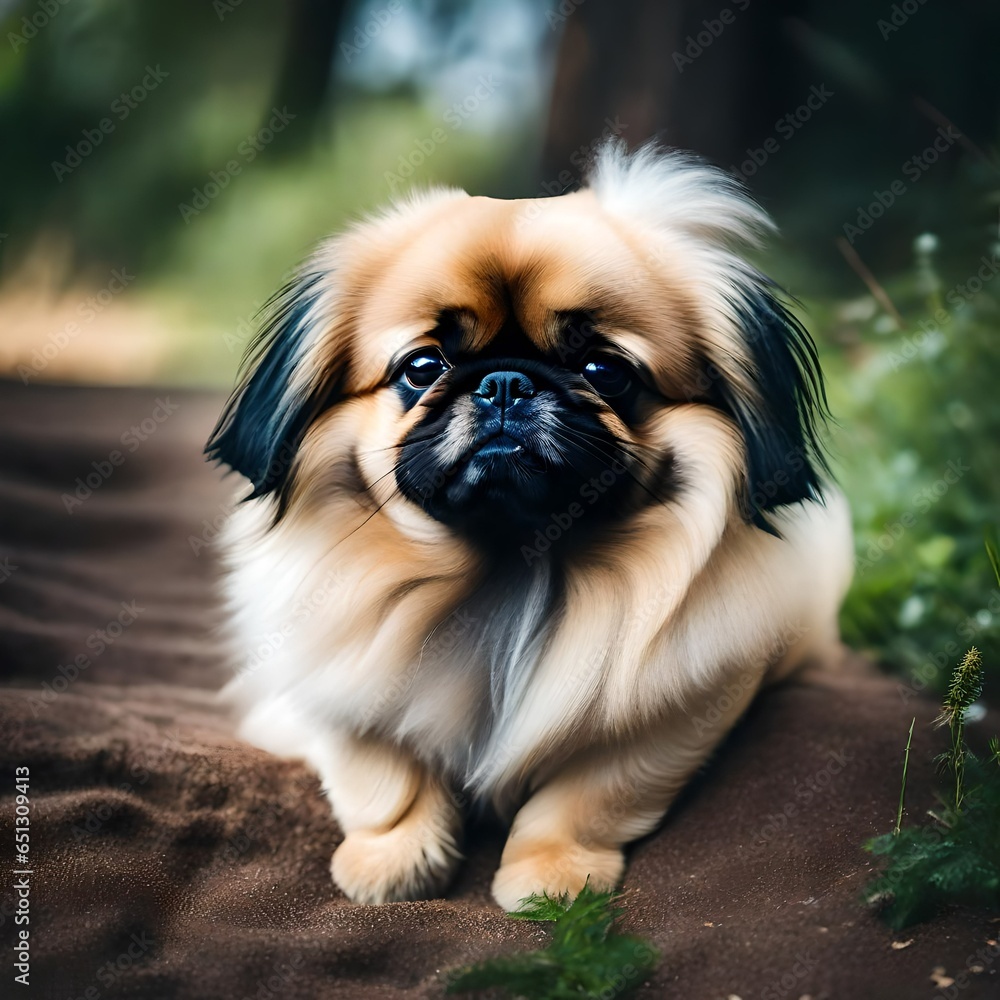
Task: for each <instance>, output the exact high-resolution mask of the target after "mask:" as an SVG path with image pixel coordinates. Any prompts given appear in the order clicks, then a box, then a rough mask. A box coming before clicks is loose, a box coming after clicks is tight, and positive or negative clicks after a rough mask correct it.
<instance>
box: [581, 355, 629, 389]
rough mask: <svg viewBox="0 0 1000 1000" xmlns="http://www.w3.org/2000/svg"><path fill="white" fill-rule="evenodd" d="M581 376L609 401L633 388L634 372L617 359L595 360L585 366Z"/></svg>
mask: <svg viewBox="0 0 1000 1000" xmlns="http://www.w3.org/2000/svg"><path fill="white" fill-rule="evenodd" d="M581 374H582V375H583V377H584V378H585V379H586V380H587V381H588V382H589V383H590V384H591V385H592V386H593V387H594V389H595V390H596V391H597V392H598V393H600V395H602V396H604V397H605V398H608V399H613V398H615V397H616V396H621V395H623V394H624V393H626V392H628V391H629V389H631V388H632V379H633V372H632V370H631V369H630V368H629V366H628V365H626V364H625V363H624V362H622V361H618V360H617V359H616V358H594V359H592V360H590V361H588V362H587V363H586V364H585V365H584V366H583V370H582V373H581Z"/></svg>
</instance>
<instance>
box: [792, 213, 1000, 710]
mask: <svg viewBox="0 0 1000 1000" xmlns="http://www.w3.org/2000/svg"><path fill="white" fill-rule="evenodd" d="M949 249H950V248H949V247H948V246H947V245H944V244H939V241H938V240H937V238H936V237H933V236H932V235H930V234H923V235H921V236H919V237H917V238H916V239H915V240H914V259H913V264H912V266H911V267H910V269H909V270H907V271H906V272H904V273H902V274H900V275H897V276H896V277H895V278H893V279H892V280H891V281H887V282H886V283H885V291H886V293H887V294H888V296H889V297H890V299H891V300H892V302H893V303H894V304H895V306H896V308H897V309H898V311H899V313H901V314H902V317H903V318H904V325H903V326H902V328H900V327H899V325H898V324H897V322H896V321H895V320H894V319H893V317H892V316H890V315H888V314H887V313H886V312H885V311H883V310H882V309H881V308H879V306H878V304H877V302H876V301H875V299H874V298H872V297H869V296H865V297H863V298H858V299H855V300H853V301H843V302H837V301H833V302H830V301H825V302H812V303H810V305H811V309H810V310H809V311H810V313H811V321H812V322H811V325H812V327H813V329H814V330H815V332H816V333H817V334H818V336H819V339H820V343H821V349H822V354H823V361H824V367H825V371H826V374H827V381H828V389H829V394H830V400H831V407H832V409H833V412H834V414H835V416H836V418H837V423H836V425H835V426H834V427H833V428H832V430H831V436H830V437H831V444H832V450H833V453H834V459H835V465H836V471H837V475H838V479H839V480H840V482H841V483H842V485H843V488H844V489H845V491H846V493H847V495H848V497H849V498H850V500H851V505H852V509H853V512H854V521H855V527H856V533H857V534H856V553H857V559H856V564H855V579H854V585H853V587H852V589H851V593H850V595H849V597H848V600H847V603H846V605H845V608H844V612H843V630H844V638H845V639H846V641H847V642H848V643H850V644H851V645H853V646H855V647H858V648H862V649H866V650H869V651H871V652H872V653H874V654H875V655H876V656H877V657H878V658H879V659H881V660H882V661H883V663H885V664H887V665H889V666H891V667H892V668H894V669H896V670H899V671H901V672H902V673H904V674H905V675H906V676H907V677H908V678H909V679H910V680H911V682H912V685H913V689H914V690H923V689H924V688H928V689H930V690H934V691H940V690H941V689H942V687H943V683H944V678H945V677H947V675H948V673H949V671H950V670H951V668H952V667H953V666H954V665H955V664H956V663H957V662H958V661H959V660H960V659H961V657H962V655H963V654H964V653H965V651H966V649H967V648H968V647H969V646H970V645H972V644H973V643H975V644H976V645H977V646H979V647H980V648H981V649H982V650H983V652H984V655H985V660H986V664H987V669H988V670H997V669H998V667H1000V656H998V653H1000V590H998V589H997V587H996V582H995V580H994V579H993V575H992V572H991V570H990V566H989V561H988V559H987V557H986V552H985V549H984V546H983V537H984V532H985V531H986V530H987V529H988V528H989V527H990V526H991V525H992V524H994V523H996V521H997V519H998V508H997V504H998V498H1000V392H998V385H997V376H998V373H1000V337H998V335H997V334H998V330H1000V277H998V275H1000V234H998V233H996V232H994V233H992V234H989V235H988V236H987V237H986V238H984V239H983V240H982V243H981V247H980V251H981V252H980V255H979V256H978V257H974V258H973V257H971V254H963V255H957V254H956V255H954V256H950V255H949ZM994 279H996V280H995V281H994Z"/></svg>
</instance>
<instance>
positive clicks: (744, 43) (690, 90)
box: [542, 0, 802, 178]
mask: <svg viewBox="0 0 1000 1000" xmlns="http://www.w3.org/2000/svg"><path fill="white" fill-rule="evenodd" d="M801 6H802V3H801V2H800V0H773V2H770V3H767V4H764V3H759V2H758V3H753V2H752V0H730V2H729V3H728V5H727V4H724V3H720V2H718V0H715V2H713V3H711V4H706V3H701V4H699V3H681V2H670V0H667V2H664V0H617V2H615V3H611V2H609V0H584V2H582V3H580V5H579V6H577V7H575V8H574V9H573V10H572V11H571V12H570V13H568V14H567V15H566V18H565V24H564V33H563V38H562V42H561V45H560V49H559V54H558V58H557V63H556V71H555V80H554V86H553V97H552V104H551V107H550V113H549V123H548V134H547V140H546V144H545V150H544V153H543V161H542V170H543V176H544V177H545V178H550V177H557V176H558V175H559V174H560V172H561V171H564V170H565V169H566V168H567V167H568V166H569V165H570V164H571V163H575V160H576V159H579V156H578V155H577V154H578V151H580V150H581V148H586V149H589V148H591V147H592V146H593V145H594V144H595V142H596V141H597V140H599V138H600V137H601V136H602V135H606V134H607V133H608V131H610V130H614V129H618V128H620V129H621V134H622V135H623V137H624V138H625V139H626V141H627V142H628V144H629V145H630V146H636V145H638V144H639V143H641V142H643V141H644V140H646V139H649V138H652V137H654V136H655V137H657V138H659V139H660V141H661V142H663V143H664V144H665V145H668V146H675V147H678V148H683V149H692V150H695V151H696V152H698V153H701V154H702V155H704V156H706V157H708V158H709V159H711V160H714V161H716V162H718V163H720V164H721V165H723V166H726V167H728V166H729V165H730V164H733V163H739V162H740V160H741V159H742V158H743V157H744V156H745V151H746V148H747V146H748V145H751V144H752V143H753V142H755V141H758V140H759V139H760V138H761V136H762V135H764V134H766V132H767V130H768V129H769V128H770V127H771V125H772V123H773V122H774V119H775V117H776V116H777V115H778V114H780V113H781V111H782V110H783V107H782V102H783V101H787V97H786V92H787V90H788V86H787V81H788V77H789V75H790V66H789V63H790V62H791V61H792V59H793V58H794V51H793V50H792V49H791V46H790V45H789V44H788V43H787V42H786V41H785V35H784V33H783V31H782V30H781V22H782V20H783V19H784V18H787V17H791V16H793V15H795V14H796V13H797V12H798V9H799V8H800V7H801ZM567 7H568V4H567ZM741 7H742V8H743V9H742V10H741V9H740V8H741ZM564 9H565V8H564ZM723 10H725V11H727V15H722V11H723ZM720 16H726V21H725V22H724V21H723V20H721V19H720ZM706 22H708V23H707V24H706ZM706 43H707V44H706ZM574 158H575V159H574Z"/></svg>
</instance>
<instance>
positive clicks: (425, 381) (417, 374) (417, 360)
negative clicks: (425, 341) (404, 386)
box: [403, 347, 451, 389]
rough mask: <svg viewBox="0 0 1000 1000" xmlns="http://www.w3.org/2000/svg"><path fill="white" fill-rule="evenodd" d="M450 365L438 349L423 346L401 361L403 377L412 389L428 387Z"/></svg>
mask: <svg viewBox="0 0 1000 1000" xmlns="http://www.w3.org/2000/svg"><path fill="white" fill-rule="evenodd" d="M450 367H451V366H450V365H449V364H448V362H447V361H445V359H444V358H443V357H442V355H441V352H440V351H437V350H435V349H434V348H433V347H425V348H423V349H421V350H419V351H415V352H414V353H413V354H411V355H410V356H409V357H408V358H407V359H406V360H405V361H404V362H403V377H404V378H405V379H406V381H407V382H409V383H410V385H412V386H413V388H414V389H429V388H430V387H431V386H432V385H433V384H434V383H435V382H436V381H437V380H438V379H439V378H440V377H441V376H442V375H443V374H444V373H445V372H446V371H447V370H448V369H449V368H450Z"/></svg>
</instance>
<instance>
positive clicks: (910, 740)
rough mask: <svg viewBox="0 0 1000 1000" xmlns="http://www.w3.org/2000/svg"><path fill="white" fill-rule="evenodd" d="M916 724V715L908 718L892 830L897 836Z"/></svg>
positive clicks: (901, 818)
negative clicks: (908, 731)
mask: <svg viewBox="0 0 1000 1000" xmlns="http://www.w3.org/2000/svg"><path fill="white" fill-rule="evenodd" d="M916 724H917V717H916V716H914V717H913V718H912V719H911V720H910V734H909V735H908V736H907V737H906V752H905V753H904V754H903V781H902V784H901V785H900V786H899V808H898V809H897V810H896V828H895V829H894V830H893V831H892V832H893V836H896V837H898V836H899V829H900V827H901V826H902V825H903V802H904V800H905V798H906V772H907V770H908V769H909V766H910V745H911V744H912V743H913V727H914V726H915V725H916Z"/></svg>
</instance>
